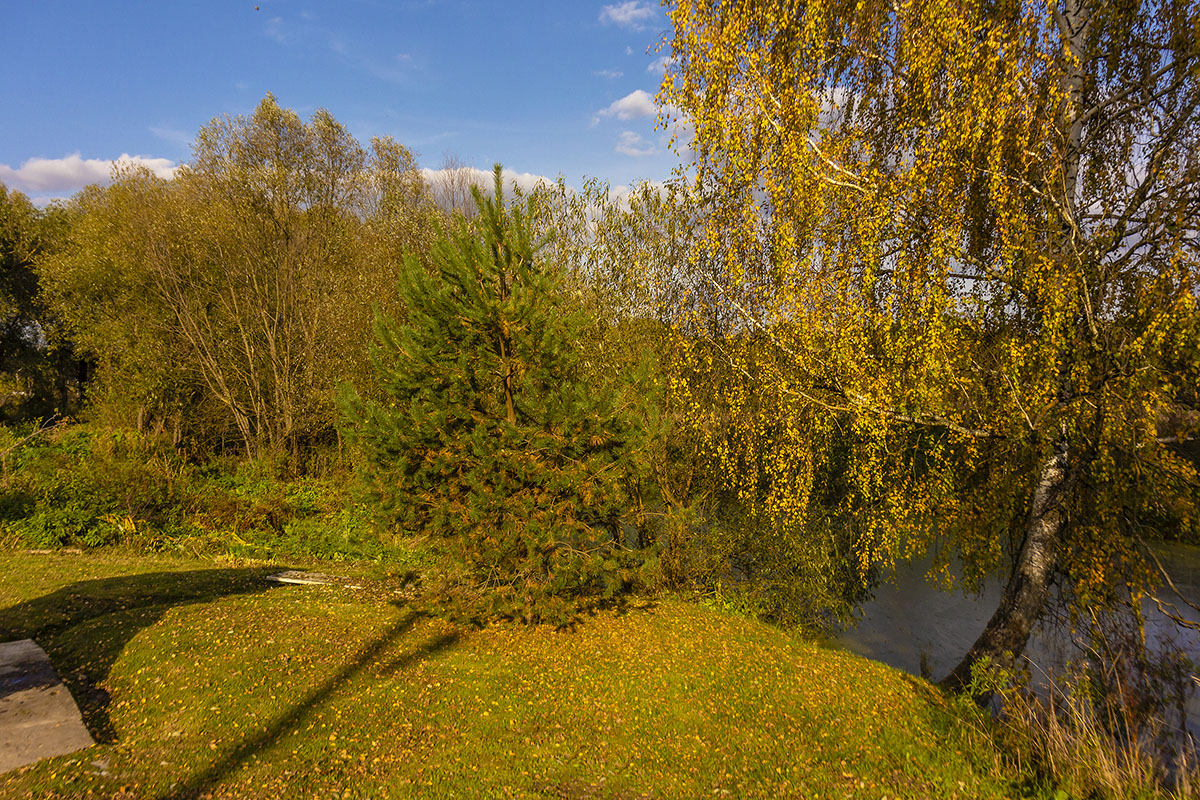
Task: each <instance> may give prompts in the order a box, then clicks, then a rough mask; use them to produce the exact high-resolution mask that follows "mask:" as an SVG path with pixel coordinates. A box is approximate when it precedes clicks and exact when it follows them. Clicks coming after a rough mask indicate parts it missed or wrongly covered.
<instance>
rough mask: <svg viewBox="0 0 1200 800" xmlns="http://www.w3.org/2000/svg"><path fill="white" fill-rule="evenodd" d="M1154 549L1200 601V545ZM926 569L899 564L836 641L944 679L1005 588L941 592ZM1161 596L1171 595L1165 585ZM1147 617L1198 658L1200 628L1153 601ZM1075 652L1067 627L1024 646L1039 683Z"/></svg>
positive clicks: (1199, 700)
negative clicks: (1189, 625)
mask: <svg viewBox="0 0 1200 800" xmlns="http://www.w3.org/2000/svg"><path fill="white" fill-rule="evenodd" d="M1155 552H1156V554H1157V555H1158V558H1159V560H1160V561H1161V562H1162V565H1163V567H1164V568H1165V569H1166V571H1167V572H1168V574H1170V575H1171V579H1172V580H1173V581H1174V583H1175V586H1176V587H1177V588H1178V589H1179V591H1180V593H1181V594H1183V596H1184V597H1186V598H1187V599H1188V600H1189V601H1190V602H1192V603H1194V604H1196V605H1200V547H1188V546H1186V545H1176V544H1161V545H1157V546H1156V547H1155ZM928 569H929V564H928V562H925V563H920V562H914V563H911V564H906V565H901V566H900V567H898V569H897V572H896V575H895V578H894V580H891V581H888V582H885V583H884V584H882V585H881V586H880V587H879V588H878V589H877V590H876V592H875V596H874V598H873V599H872V600H871V601H869V602H868V603H866V604H864V606H863V608H862V615H861V619H860V621H859V623H858V625H857V626H851V627H847V628H846V629H844V630H842V631H841V632H840V633H838V634H837V635H836V636H835V637H834V639H835V642H836V643H838V644H840V645H841V646H843V647H845V648H846V649H847V650H851V651H853V652H855V653H858V654H860V655H863V656H867V657H868V658H873V659H875V660H877V661H882V662H884V663H885V664H889V665H891V666H893V667H896V668H898V669H902V670H904V671H906V672H910V673H912V674H914V675H920V674H922V672H925V673H926V677H930V678H931V679H933V680H938V679H940V678H942V677H944V676H945V675H946V674H947V673H948V672H949V671H950V670H951V669H952V668H953V667H954V666H955V665H956V664H957V663H958V659H960V658H961V657H962V655H963V654H964V653H966V652H967V648H969V647H970V646H971V644H972V643H973V642H974V641H975V638H976V637H977V636H978V635H979V634H980V633H981V632H982V631H983V628H984V626H985V625H986V624H987V621H988V619H989V618H990V617H991V615H992V612H993V611H995V610H996V605H997V603H998V601H999V598H1000V590H1001V588H1002V587H1001V584H1000V583H999V581H994V582H992V583H989V584H988V585H986V586H984V587H983V591H982V592H981V593H980V594H978V595H965V596H964V595H963V593H962V592H961V591H960V592H943V591H939V590H938V589H937V588H936V587H935V586H933V585H932V584H931V583H930V582H929V581H928V580H927V579H926V572H927V571H928ZM1160 596H1161V597H1162V598H1163V600H1169V599H1171V598H1170V596H1169V593H1168V592H1167V591H1166V590H1165V589H1164V590H1163V591H1161V592H1160ZM1177 605H1179V606H1182V604H1178V603H1177ZM1181 611H1182V612H1183V613H1181V616H1185V617H1187V618H1189V619H1192V620H1194V621H1200V614H1198V613H1197V612H1196V611H1195V610H1193V609H1188V608H1186V607H1185V606H1184V607H1182V608H1181ZM1145 615H1146V634H1147V639H1148V640H1149V641H1151V642H1154V643H1156V644H1158V643H1161V642H1163V641H1170V640H1174V642H1175V644H1176V645H1178V646H1179V647H1181V648H1183V650H1184V651H1185V653H1187V654H1188V655H1189V656H1190V657H1191V659H1192V661H1193V662H1200V632H1197V631H1193V630H1187V629H1183V628H1180V627H1179V626H1177V625H1176V624H1175V623H1174V622H1172V621H1171V620H1169V619H1168V618H1166V617H1165V616H1163V615H1162V614H1161V613H1160V612H1159V611H1158V609H1157V608H1156V607H1154V606H1153V605H1152V604H1149V603H1148V604H1147V606H1146V607H1145ZM1073 652H1074V649H1073V645H1072V644H1071V641H1070V636H1069V635H1068V634H1067V633H1065V632H1063V631H1056V630H1044V629H1043V630H1038V631H1036V632H1035V633H1034V636H1033V638H1032V640H1031V641H1030V643H1029V646H1028V648H1027V649H1026V655H1027V656H1028V657H1029V659H1030V661H1031V662H1032V664H1031V671H1032V673H1033V675H1034V680H1035V682H1037V681H1038V680H1039V677H1044V676H1045V675H1047V674H1050V673H1061V672H1062V671H1063V665H1064V664H1065V663H1066V662H1067V660H1069V659H1070V658H1071V657H1072V655H1073ZM922 667H924V669H922ZM1195 680H1196V676H1193V682H1195ZM1188 728H1189V732H1190V733H1191V734H1192V736H1194V737H1195V738H1196V739H1197V740H1200V687H1197V691H1196V692H1193V694H1192V696H1191V699H1190V701H1189V703H1188Z"/></svg>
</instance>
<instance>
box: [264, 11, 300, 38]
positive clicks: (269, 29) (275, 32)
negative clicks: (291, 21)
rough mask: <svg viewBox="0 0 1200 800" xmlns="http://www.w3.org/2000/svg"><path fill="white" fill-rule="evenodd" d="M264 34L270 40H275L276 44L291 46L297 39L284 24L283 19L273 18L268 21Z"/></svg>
mask: <svg viewBox="0 0 1200 800" xmlns="http://www.w3.org/2000/svg"><path fill="white" fill-rule="evenodd" d="M263 32H264V33H265V34H266V35H267V37H268V38H270V39H273V40H274V41H275V43H276V44H290V43H291V42H292V40H293V39H295V35H294V34H293V33H292V32H291V31H290V30H288V28H287V26H286V25H285V24H284V22H283V17H271V18H270V19H268V20H267V25H266V28H265V29H264V30H263Z"/></svg>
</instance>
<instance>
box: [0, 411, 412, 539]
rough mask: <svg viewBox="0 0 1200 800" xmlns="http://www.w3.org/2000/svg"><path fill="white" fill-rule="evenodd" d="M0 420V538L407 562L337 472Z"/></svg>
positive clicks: (137, 436) (91, 430) (146, 438)
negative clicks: (198, 455) (304, 471)
mask: <svg viewBox="0 0 1200 800" xmlns="http://www.w3.org/2000/svg"><path fill="white" fill-rule="evenodd" d="M26 436H27V431H26V430H25V429H24V428H6V427H0V448H3V449H5V450H7V451H8V453H9V455H8V460H7V462H6V465H5V472H4V479H3V483H2V484H0V541H2V542H6V543H8V544H9V545H16V546H20V547H32V548H38V549H43V548H57V547H84V548H97V547H117V548H119V549H122V550H126V551H132V552H137V553H159V552H167V553H187V554H191V555H226V556H233V557H238V558H254V559H292V560H300V561H311V560H314V559H315V560H320V561H346V560H372V561H394V560H396V559H397V558H400V559H403V560H407V559H408V558H409V554H408V551H407V549H406V548H398V547H396V546H394V545H393V544H392V543H389V542H387V541H385V540H384V539H382V538H381V537H380V536H379V531H378V529H377V527H376V525H375V524H374V519H373V515H372V513H371V511H370V510H369V509H368V508H367V507H365V506H363V505H362V504H358V503H355V502H353V500H352V498H351V497H350V496H349V494H348V492H347V490H346V488H345V485H346V481H345V480H344V473H343V474H339V473H338V472H336V471H333V470H330V471H329V472H328V473H327V474H324V475H319V476H316V475H310V476H299V477H297V476H291V477H289V476H288V475H287V473H286V472H285V471H284V470H283V469H282V468H281V466H280V462H283V461H284V459H280V462H273V461H269V460H265V459H259V460H254V461H236V460H232V459H212V460H209V461H207V462H205V463H203V464H195V463H192V462H190V461H188V460H187V459H186V458H185V457H184V456H183V454H182V453H181V452H180V451H178V450H176V449H175V448H172V447H170V446H169V445H168V444H166V443H165V442H163V441H162V440H161V437H154V436H151V435H149V434H145V433H139V432H137V431H131V430H125V429H117V430H107V429H103V428H101V427H99V426H97V425H95V424H82V425H80V424H76V425H70V426H68V425H62V426H59V427H57V428H54V429H52V430H49V431H45V432H44V433H42V434H41V435H38V436H35V437H33V438H26Z"/></svg>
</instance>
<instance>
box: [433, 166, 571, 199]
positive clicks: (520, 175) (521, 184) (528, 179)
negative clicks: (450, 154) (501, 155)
mask: <svg viewBox="0 0 1200 800" xmlns="http://www.w3.org/2000/svg"><path fill="white" fill-rule="evenodd" d="M421 175H422V176H423V177H424V178H425V182H426V183H428V184H429V185H430V186H433V187H437V186H440V185H442V184H443V183H444V182H446V181H448V180H451V179H461V178H466V180H467V181H468V182H469V183H470V185H472V186H478V187H479V188H480V190H482V191H483V192H485V193H489V192H491V189H492V171H491V170H482V169H476V168H475V167H457V168H451V169H429V168H425V169H422V170H421ZM500 179H501V180H502V181H504V185H505V187H507V188H509V189H512V188H513V187H516V188H518V189H520V190H521V191H522V192H524V193H525V194H528V193H529V192H532V191H533V190H534V189H536V188H537V187H538V186H546V187H550V186H553V185H554V181H553V180H551V179H550V178H547V177H546V176H545V175H534V174H533V173H532V172H513V171H512V170H510V169H506V170H504V171H503V172H501V173H500Z"/></svg>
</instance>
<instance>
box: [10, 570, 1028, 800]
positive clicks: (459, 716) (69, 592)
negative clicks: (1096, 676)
mask: <svg viewBox="0 0 1200 800" xmlns="http://www.w3.org/2000/svg"><path fill="white" fill-rule="evenodd" d="M270 571H271V570H270V569H268V568H266V567H257V566H252V567H247V566H231V565H229V564H218V563H214V562H204V561H183V560H175V559H156V558H128V557H118V556H93V555H13V554H6V555H0V609H2V610H0V638H3V639H13V638H23V637H32V638H35V639H37V640H38V642H39V643H40V644H41V645H42V646H43V647H44V648H45V649H46V651H47V652H48V653H49V654H50V656H51V658H52V659H53V660H54V662H55V665H56V667H57V668H58V670H59V672H60V674H61V675H62V677H63V679H64V680H65V681H66V683H67V684H68V686H69V687H70V688H71V689H72V693H73V694H74V695H75V696H76V698H77V699H78V700H79V701H80V705H81V707H82V708H83V712H84V719H85V721H86V722H87V723H88V725H89V728H90V729H92V731H93V733H94V734H95V735H96V737H97V739H98V740H100V741H101V743H100V744H99V745H97V746H96V747H94V748H91V749H89V750H87V751H83V752H81V753H77V754H74V755H71V756H62V757H58V758H53V759H49V760H47V761H43V762H41V763H39V764H36V765H34V766H31V767H27V768H24V769H22V770H19V771H17V772H14V773H10V774H7V775H3V776H0V796H4V797H38V798H44V797H61V798H74V797H83V796H86V795H88V794H89V793H91V794H92V795H93V796H95V795H99V796H106V797H123V798H159V797H199V796H213V797H230V798H233V797H238V798H258V797H263V798H266V797H272V798H274V797H280V796H289V797H293V796H295V797H330V796H339V797H342V796H346V797H560V798H563V797H566V798H584V797H621V798H634V797H664V798H665V797H678V798H694V797H701V796H715V797H830V798H832V797H871V798H879V797H884V796H887V797H913V798H917V797H922V798H923V797H955V796H957V797H1007V796H1019V795H1020V794H1021V791H1020V789H1019V787H1018V784H1019V783H1020V780H1019V776H1015V775H1011V774H1004V773H1003V772H1002V771H1001V768H1000V767H999V766H998V764H999V761H998V758H997V755H996V753H995V752H994V751H991V750H989V748H988V746H986V744H985V743H984V740H983V738H982V737H980V736H979V735H978V734H977V733H970V732H969V729H968V728H967V727H964V726H963V725H962V724H961V723H962V722H963V718H962V717H960V716H958V714H960V713H969V712H961V710H956V709H954V708H952V707H951V706H950V704H948V703H947V701H946V700H945V699H944V698H943V697H942V696H941V695H940V694H938V693H937V692H936V691H934V690H933V689H932V688H931V687H929V685H928V684H926V683H924V682H923V681H920V680H917V679H913V678H911V677H910V676H907V675H905V674H903V673H901V672H899V671H897V670H894V669H891V668H889V667H886V666H884V665H882V664H879V663H876V662H872V661H868V660H865V659H862V658H859V657H857V656H854V655H852V654H849V653H845V652H838V651H836V650H830V649H827V648H824V647H821V646H820V645H818V644H815V643H813V642H809V641H805V640H803V639H800V638H797V637H793V636H790V635H788V634H785V633H782V632H780V631H779V630H777V629H775V628H772V627H771V626H768V625H763V624H760V623H757V622H753V621H749V620H746V619H743V618H740V617H735V616H731V615H729V614H726V613H723V612H720V611H715V610H712V609H707V608H703V607H700V606H697V605H695V604H691V603H685V602H680V601H675V600H664V601H662V602H658V603H643V604H640V605H637V606H635V607H632V608H629V609H627V610H626V611H625V612H624V613H620V614H617V613H605V614H600V615H597V616H595V617H593V618H590V619H588V620H586V621H584V622H583V623H581V624H580V625H578V626H577V628H576V629H575V630H573V631H567V632H555V631H552V630H549V629H546V628H523V627H513V626H495V627H490V628H485V629H483V630H466V629H460V628H456V627H454V626H452V625H449V624H448V623H445V622H442V621H439V620H434V619H428V618H424V617H421V616H419V615H417V614H416V613H415V612H414V610H413V609H412V608H411V607H409V606H408V605H407V604H406V602H405V595H404V594H403V590H402V589H401V587H399V586H394V585H391V584H389V583H388V581H387V580H386V579H384V580H372V581H370V583H365V587H366V588H363V589H350V588H346V587H333V586H289V585H280V584H274V583H270V582H268V581H265V580H264V579H263V578H264V576H265V575H266V574H267V573H268V572H270ZM362 577H363V578H373V577H374V578H378V577H379V576H371V575H364V576H362ZM978 721H979V720H978V719H974V722H976V723H977V722H978Z"/></svg>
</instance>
